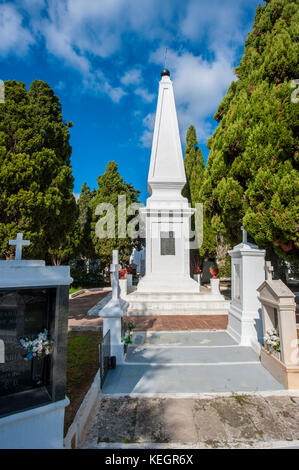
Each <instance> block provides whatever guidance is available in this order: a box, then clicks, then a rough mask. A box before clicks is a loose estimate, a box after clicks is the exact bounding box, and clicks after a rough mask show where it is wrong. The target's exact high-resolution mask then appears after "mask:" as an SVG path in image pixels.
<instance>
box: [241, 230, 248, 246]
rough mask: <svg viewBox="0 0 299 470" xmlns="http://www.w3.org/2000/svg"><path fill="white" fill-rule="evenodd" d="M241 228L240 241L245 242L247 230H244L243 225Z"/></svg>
mask: <svg viewBox="0 0 299 470" xmlns="http://www.w3.org/2000/svg"><path fill="white" fill-rule="evenodd" d="M241 230H242V233H243V240H242V243H247V232H246V230H245V228H244V227H243V226H242V227H241Z"/></svg>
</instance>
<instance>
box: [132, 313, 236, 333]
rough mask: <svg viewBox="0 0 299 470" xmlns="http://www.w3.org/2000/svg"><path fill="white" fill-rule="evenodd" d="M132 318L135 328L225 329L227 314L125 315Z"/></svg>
mask: <svg viewBox="0 0 299 470" xmlns="http://www.w3.org/2000/svg"><path fill="white" fill-rule="evenodd" d="M129 319H130V320H133V321H134V323H135V324H136V330H141V331H144V330H148V331H176V330H226V328H227V320H228V317H227V315H185V316H181V315H180V316H178V315H165V316H164V315H161V316H159V317H135V316H132V317H126V320H129Z"/></svg>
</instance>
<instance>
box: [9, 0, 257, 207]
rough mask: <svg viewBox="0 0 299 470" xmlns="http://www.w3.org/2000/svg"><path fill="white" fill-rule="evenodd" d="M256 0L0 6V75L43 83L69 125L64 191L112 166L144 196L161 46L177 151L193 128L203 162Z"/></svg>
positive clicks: (57, 1) (42, 0)
mask: <svg viewBox="0 0 299 470" xmlns="http://www.w3.org/2000/svg"><path fill="white" fill-rule="evenodd" d="M258 4H262V5H263V4H264V2H263V1H262V0H185V1H183V0H163V1H161V0H47V1H46V0H22V1H21V0H15V1H6V2H4V1H1V0H0V63H1V67H0V79H2V80H9V79H14V80H19V81H23V82H25V83H26V86H27V88H29V86H30V84H31V82H32V81H33V80H34V79H36V78H37V79H40V80H44V81H46V82H48V83H49V85H50V86H51V87H52V88H53V89H54V91H55V93H56V94H57V95H58V96H59V98H60V101H61V103H62V111H63V116H64V119H66V120H69V121H73V123H74V127H73V128H72V129H71V145H72V148H73V152H72V158H71V162H72V167H73V175H74V178H75V184H74V193H76V194H78V193H80V190H81V186H82V184H83V182H84V181H86V182H87V184H88V185H89V186H90V187H91V188H95V187H96V186H97V182H96V179H97V177H98V176H99V175H100V174H102V173H103V172H104V171H105V168H106V165H107V163H108V161H110V160H115V161H116V162H117V163H118V165H119V172H120V174H121V175H122V176H123V177H124V179H125V181H126V182H128V183H132V184H133V185H134V186H135V188H136V189H139V190H140V191H141V197H140V199H141V201H142V202H145V200H146V198H147V196H148V195H147V174H148V168H149V161H150V151H151V139H152V131H153V125H154V117H155V111H156V104H157V93H158V83H159V79H160V71H161V69H162V68H163V65H164V54H165V48H166V47H167V49H168V53H167V67H168V68H169V69H170V71H171V78H172V79H173V82H174V92H175V98H176V105H177V113H178V120H179V126H180V131H181V139H182V146H183V149H184V146H185V135H186V130H187V129H188V127H189V125H190V124H193V125H195V127H196V130H197V133H198V136H199V143H200V146H201V149H202V151H203V154H204V157H205V160H206V159H207V156H208V149H207V147H206V141H207V138H208V137H209V136H210V135H211V134H212V133H213V131H214V129H215V128H216V126H217V123H216V122H215V121H214V119H213V116H214V114H215V111H216V110H217V107H218V105H219V103H220V101H221V99H222V97H223V96H224V95H225V93H226V91H227V89H228V87H229V85H230V83H231V81H232V80H233V79H234V73H233V70H234V67H235V66H236V65H238V63H239V61H240V59H241V57H242V54H243V50H244V43H245V39H246V36H247V34H248V32H249V31H250V30H251V29H252V24H253V21H254V14H255V10H256V7H257V5H258Z"/></svg>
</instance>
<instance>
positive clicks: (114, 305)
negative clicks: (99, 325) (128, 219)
mask: <svg viewBox="0 0 299 470" xmlns="http://www.w3.org/2000/svg"><path fill="white" fill-rule="evenodd" d="M120 268H121V266H120V264H119V263H118V250H113V252H112V264H111V265H110V272H111V273H112V298H111V300H110V301H109V302H108V303H107V304H106V305H105V307H104V308H103V309H102V310H100V312H99V316H101V317H102V318H103V337H104V336H105V335H106V333H107V332H108V331H109V330H110V341H111V356H115V357H116V363H117V364H122V363H123V361H124V345H123V343H122V341H121V335H122V317H123V314H124V311H125V309H126V305H127V303H126V301H125V300H124V299H122V298H121V297H120V289H119V274H118V271H119V270H120Z"/></svg>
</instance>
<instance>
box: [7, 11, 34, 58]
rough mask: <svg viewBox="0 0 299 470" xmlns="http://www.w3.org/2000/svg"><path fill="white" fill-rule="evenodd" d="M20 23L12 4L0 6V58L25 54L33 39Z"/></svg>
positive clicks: (20, 18)
mask: <svg viewBox="0 0 299 470" xmlns="http://www.w3.org/2000/svg"><path fill="white" fill-rule="evenodd" d="M22 23H23V19H22V16H21V15H20V13H19V12H18V11H17V9H16V8H15V7H14V6H13V5H12V4H9V3H4V4H2V5H0V38H1V39H0V56H3V57H4V56H6V55H9V54H14V55H16V56H21V55H25V54H27V52H28V49H29V47H30V46H31V45H32V44H33V43H34V38H33V36H32V35H31V33H30V31H29V30H28V29H26V28H25V27H24V26H23V24H22Z"/></svg>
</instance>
